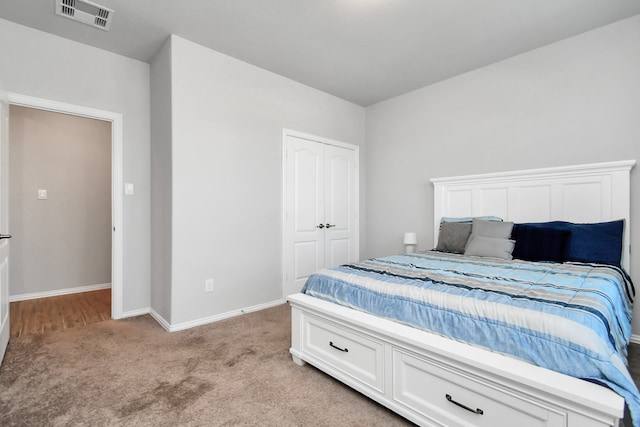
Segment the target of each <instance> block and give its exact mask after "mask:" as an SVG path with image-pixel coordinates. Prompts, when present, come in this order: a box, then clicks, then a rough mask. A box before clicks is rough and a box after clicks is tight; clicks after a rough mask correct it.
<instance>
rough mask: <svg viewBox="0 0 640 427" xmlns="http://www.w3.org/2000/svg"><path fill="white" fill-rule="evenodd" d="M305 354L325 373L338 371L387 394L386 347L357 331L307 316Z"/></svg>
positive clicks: (304, 324)
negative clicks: (385, 382) (385, 380)
mask: <svg viewBox="0 0 640 427" xmlns="http://www.w3.org/2000/svg"><path fill="white" fill-rule="evenodd" d="M301 344H302V354H303V357H304V359H306V360H308V361H312V362H315V363H314V364H315V365H317V366H318V367H319V368H321V369H331V370H338V371H341V372H342V373H343V374H345V375H346V376H347V377H350V378H353V379H356V380H357V381H359V382H361V383H362V384H364V385H366V386H368V387H371V388H372V389H374V390H376V391H378V392H380V393H384V343H383V342H381V341H379V340H376V339H374V338H372V337H370V336H368V335H365V334H362V333H359V332H357V331H355V330H353V329H350V328H345V327H344V326H339V325H337V324H335V323H333V322H330V321H328V320H325V319H322V318H319V317H316V316H313V315H309V314H305V315H304V317H303V340H302V343H301Z"/></svg>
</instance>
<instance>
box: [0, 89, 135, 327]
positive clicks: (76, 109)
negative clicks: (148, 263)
mask: <svg viewBox="0 0 640 427" xmlns="http://www.w3.org/2000/svg"><path fill="white" fill-rule="evenodd" d="M8 100H9V104H10V105H11V106H19V107H28V108H34V109H39V110H45V111H49V112H54V113H62V114H66V115H71V116H79V117H85V118H89V119H97V120H101V121H106V122H108V123H109V124H110V127H111V150H110V152H111V159H110V160H111V161H110V163H111V166H110V167H111V174H110V175H111V177H110V199H111V200H110V205H111V206H110V216H111V218H110V220H111V221H110V223H111V225H110V227H111V230H110V235H111V242H110V243H111V244H110V246H111V248H110V255H111V256H110V269H111V317H112V318H114V319H119V318H121V317H122V315H123V277H122V275H123V259H122V254H123V230H122V228H123V227H122V223H123V209H122V206H123V200H122V194H123V192H122V191H119V190H120V189H122V188H123V184H122V115H121V114H119V113H113V112H108V111H103V110H96V109H93V108H89V107H83V106H77V105H73V104H65V103H60V102H57V101H51V100H45V99H41V98H34V97H29V96H23V95H18V94H11V93H10V94H8ZM38 190H46V188H44V189H38ZM37 196H38V197H40V196H47V197H48V194H40V192H39V191H38V193H37ZM43 200H46V199H43ZM14 240H15V239H14Z"/></svg>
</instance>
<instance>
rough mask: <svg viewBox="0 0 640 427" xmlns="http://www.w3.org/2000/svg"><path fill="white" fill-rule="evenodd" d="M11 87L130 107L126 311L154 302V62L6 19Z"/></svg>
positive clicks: (5, 64) (6, 71) (2, 32)
mask: <svg viewBox="0 0 640 427" xmlns="http://www.w3.org/2000/svg"><path fill="white" fill-rule="evenodd" d="M0 58H2V60H0V79H2V81H3V83H4V86H5V89H6V90H7V92H12V93H16V94H20V95H29V96H34V97H38V98H44V99H49V100H54V101H59V102H65V103H69V104H75V105H81V106H88V107H93V108H97V109H100V110H106V111H111V112H116V113H121V114H122V115H123V122H124V123H123V126H124V129H123V132H124V153H123V157H124V170H123V173H124V182H131V183H134V184H135V190H136V194H135V196H132V197H129V196H127V197H126V198H125V200H124V307H123V309H124V314H125V315H126V314H127V312H129V311H138V310H144V309H148V307H149V305H150V299H149V295H150V288H149V282H150V279H149V277H150V270H149V265H150V252H149V245H150V243H149V242H150V230H149V210H150V205H149V198H150V196H149V186H150V173H149V140H150V136H149V134H150V123H149V91H150V87H149V86H150V85H149V64H145V63H142V62H139V61H135V60H132V59H129V58H125V57H123V56H120V55H116V54H113V53H109V52H106V51H103V50H100V49H95V48H92V47H89V46H86V45H83V44H80V43H77V42H75V41H71V40H68V39H64V38H61V37H56V36H53V35H50V34H47V33H44V32H41V31H37V30H34V29H31V28H28V27H25V26H22V25H18V24H15V23H13V22H10V21H6V20H3V19H0Z"/></svg>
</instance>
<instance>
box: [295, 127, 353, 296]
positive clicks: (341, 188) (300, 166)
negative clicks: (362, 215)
mask: <svg viewBox="0 0 640 427" xmlns="http://www.w3.org/2000/svg"><path fill="white" fill-rule="evenodd" d="M284 153H285V155H284V169H285V170H284V175H285V176H284V181H285V182H284V187H285V188H284V199H285V200H284V210H285V211H284V239H283V243H284V248H283V249H284V250H283V252H284V254H283V259H284V296H287V295H291V294H294V293H296V292H299V291H300V289H301V288H302V286H303V285H304V283H305V281H306V279H307V278H308V277H309V276H310V275H311V274H312V273H314V272H315V271H318V270H320V269H321V268H323V267H330V266H335V265H340V264H345V263H350V262H354V261H357V260H358V227H359V225H358V147H357V146H354V145H350V144H344V143H339V142H336V141H331V140H326V139H324V138H319V137H313V136H309V135H304V134H299V133H296V132H292V131H285V135H284Z"/></svg>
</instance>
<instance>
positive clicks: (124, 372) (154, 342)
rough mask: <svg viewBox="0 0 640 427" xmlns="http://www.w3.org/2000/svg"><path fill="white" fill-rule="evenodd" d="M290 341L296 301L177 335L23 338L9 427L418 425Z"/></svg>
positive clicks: (8, 358)
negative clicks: (295, 355)
mask: <svg viewBox="0 0 640 427" xmlns="http://www.w3.org/2000/svg"><path fill="white" fill-rule="evenodd" d="M289 345H290V309H289V306H288V305H282V306H278V307H274V308H271V309H267V310H263V311H260V312H256V313H250V314H246V315H243V316H239V317H235V318H232V319H228V320H224V321H221V322H217V323H213V324H210V325H205V326H200V327H197V328H193V329H190V330H187V331H182V332H174V333H168V332H166V331H165V330H163V329H162V328H161V327H160V326H159V325H158V324H157V323H156V322H155V321H154V320H153V319H152V318H151V317H149V316H141V317H136V318H132V319H127V320H119V321H114V320H109V321H105V322H101V323H95V324H91V325H88V326H86V327H84V328H80V329H69V330H64V331H57V332H51V333H49V334H45V335H31V336H23V337H20V338H15V339H14V338H12V339H11V342H10V344H9V347H8V349H7V353H6V355H5V360H4V362H3V364H2V366H1V367H0V425H2V426H70V425H73V426H78V425H87V426H89V425H90V426H121V425H122V426H124V425H127V426H130V425H135V426H178V425H179V426H242V425H254V426H336V425H340V426H363V425H367V426H404V425H410V423H408V422H407V421H406V420H404V419H402V418H400V417H399V416H397V415H395V414H394V413H392V412H390V411H388V410H387V409H385V408H383V407H381V406H379V405H378V404H376V403H374V402H372V401H371V400H369V399H367V398H365V397H363V396H362V395H360V394H359V393H356V392H354V391H352V390H351V389H350V388H348V387H346V386H344V385H342V384H341V383H339V382H337V381H335V380H334V379H332V378H330V377H329V376H327V375H325V374H323V373H321V372H320V371H317V370H316V369H314V368H313V367H311V366H310V365H306V366H304V367H300V366H297V365H295V364H294V363H293V362H292V360H291V357H290V355H289V352H288V351H289Z"/></svg>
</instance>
